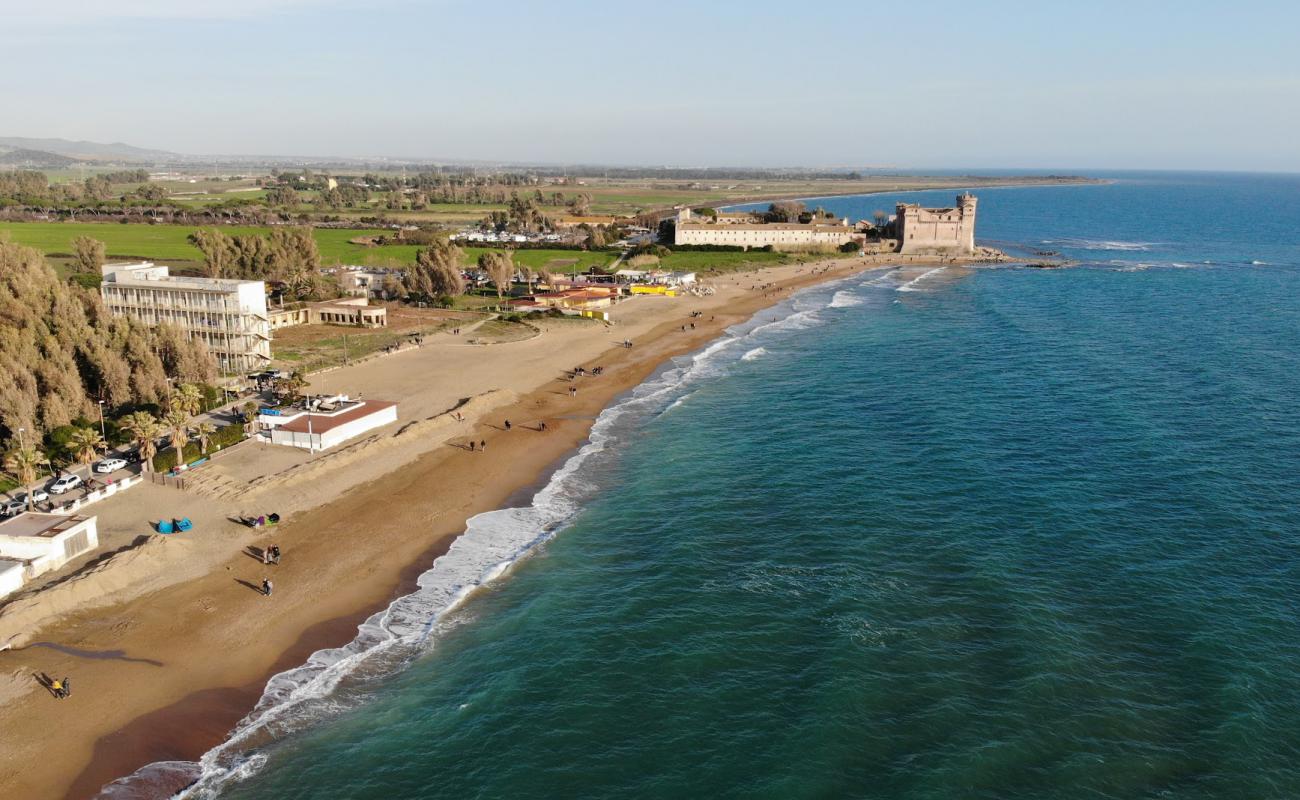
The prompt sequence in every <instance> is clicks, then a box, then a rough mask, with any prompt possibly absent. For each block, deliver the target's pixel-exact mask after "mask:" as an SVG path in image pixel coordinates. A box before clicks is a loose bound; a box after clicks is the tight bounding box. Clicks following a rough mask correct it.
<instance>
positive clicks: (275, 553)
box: [271, 544, 280, 567]
mask: <svg viewBox="0 0 1300 800" xmlns="http://www.w3.org/2000/svg"><path fill="white" fill-rule="evenodd" d="M271 561H272V562H273V563H274V564H275V565H276V566H277V567H278V566H280V545H278V544H273V545H271Z"/></svg>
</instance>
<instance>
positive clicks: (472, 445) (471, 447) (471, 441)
mask: <svg viewBox="0 0 1300 800" xmlns="http://www.w3.org/2000/svg"><path fill="white" fill-rule="evenodd" d="M469 451H470V452H471V453H472V452H474V440H473V439H470V440H469Z"/></svg>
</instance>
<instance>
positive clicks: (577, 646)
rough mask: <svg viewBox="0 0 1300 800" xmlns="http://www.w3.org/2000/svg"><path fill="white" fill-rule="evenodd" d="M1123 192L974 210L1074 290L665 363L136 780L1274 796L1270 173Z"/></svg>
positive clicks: (840, 312)
mask: <svg viewBox="0 0 1300 800" xmlns="http://www.w3.org/2000/svg"><path fill="white" fill-rule="evenodd" d="M1115 178H1116V182H1115V183H1112V184H1108V185H1101V186H1072V187H1057V188H1025V189H998V190H988V191H983V192H981V193H980V223H979V224H980V228H979V233H980V239H981V240H982V241H985V242H989V243H994V244H1000V245H1003V246H1008V247H1016V248H1020V249H1022V250H1024V251H1026V252H1028V251H1032V250H1035V249H1052V250H1060V251H1062V252H1064V253H1065V254H1066V255H1068V256H1070V257H1072V258H1075V259H1077V260H1079V261H1080V262H1081V264H1080V266H1078V267H1076V268H1073V269H1067V270H1055V271H1043V270H1034V269H1026V268H1017V267H991V268H979V269H974V270H957V269H952V268H949V269H938V270H934V271H928V272H925V273H924V274H920V275H909V276H905V275H904V274H903V273H901V272H899V271H897V270H887V271H883V272H877V273H869V274H865V275H863V276H860V277H857V278H854V279H850V280H845V281H841V282H839V283H837V284H829V285H825V286H822V287H818V288H815V289H812V290H809V291H805V292H803V293H800V294H798V295H796V296H795V297H793V298H791V299H790V300H789V301H787V302H786V303H785V304H784V305H783V306H781V307H779V308H776V309H773V310H771V311H768V312H764V313H762V314H760V315H759V316H758V317H757V318H755V319H754V320H752V321H751V322H749V323H748V324H746V325H742V326H739V327H737V328H736V329H733V330H732V331H731V332H730V333H729V335H728V336H727V337H726V338H724V339H722V340H719V341H718V342H715V343H714V344H712V345H711V346H710V347H708V348H707V349H705V350H703V351H701V352H699V353H696V354H694V355H692V356H690V357H687V358H682V359H679V360H678V361H677V362H676V363H674V364H673V365H671V366H670V367H668V368H666V369H665V370H663V371H662V372H661V373H660V374H658V375H656V376H655V377H654V379H652V380H651V381H649V382H648V383H647V384H645V385H643V386H642V387H640V388H639V389H638V390H636V392H634V393H633V394H632V395H630V396H628V397H626V398H624V400H623V401H622V402H620V403H619V404H618V405H616V406H614V407H613V408H611V409H610V410H609V411H607V412H606V413H605V414H604V415H603V416H602V417H601V419H600V421H599V422H598V423H597V426H596V429H595V430H594V432H593V437H592V442H591V444H589V445H588V446H587V447H586V448H584V450H583V452H582V453H580V454H579V455H577V456H575V457H574V458H573V459H571V460H570V461H569V463H568V464H566V465H564V466H563V467H562V468H561V469H559V470H558V472H557V473H556V474H555V476H553V478H552V479H551V481H550V483H549V484H548V485H547V486H546V488H545V489H543V490H542V491H541V492H540V494H539V495H538V497H537V498H535V499H534V500H533V502H532V503H531V504H529V503H527V502H525V503H524V504H523V507H521V508H517V509H512V510H506V511H502V512H494V513H493V514H488V515H483V516H482V517H479V518H477V519H475V520H474V521H473V524H472V526H471V528H470V531H469V532H468V533H467V534H466V536H465V537H462V539H461V540H459V541H458V543H457V545H456V547H455V548H453V551H452V552H451V553H450V554H449V555H448V556H447V557H445V558H444V559H443V560H442V561H440V562H438V563H437V564H435V565H434V567H433V568H432V569H431V570H430V571H429V573H427V574H426V575H425V576H424V578H423V579H422V588H421V590H420V591H419V592H417V593H416V594H415V595H412V596H411V597H409V598H405V599H404V600H402V601H399V602H398V603H396V604H394V607H393V608H391V609H389V610H388V611H387V612H385V613H384V614H381V615H377V617H376V618H374V619H372V620H371V621H369V622H368V623H367V624H366V625H365V626H363V628H362V631H361V633H360V635H359V637H358V641H357V642H354V643H353V644H352V645H350V646H349V647H347V648H343V649H341V650H339V651H331V652H327V653H320V654H317V656H315V657H313V660H312V662H311V663H309V664H308V665H306V666H304V667H303V668H301V669H299V670H296V671H293V672H291V673H287V674H286V675H283V676H280V677H278V678H277V679H276V680H275V681H273V682H272V684H271V686H270V687H269V688H268V693H267V696H266V697H265V698H264V699H263V702H262V704H261V705H260V706H259V708H258V710H257V711H255V712H254V714H253V715H251V716H250V717H249V719H247V720H245V722H244V723H243V724H242V725H241V727H240V729H239V730H238V731H237V733H236V735H235V737H234V739H233V740H232V742H231V743H229V744H228V745H227V746H225V747H223V748H220V749H219V750H217V751H214V752H213V753H209V754H208V756H207V757H205V759H204V761H203V763H202V764H199V765H180V764H170V765H156V766H155V767H153V768H151V769H152V770H154V771H155V773H154V774H162V773H164V772H167V771H170V772H171V773H172V774H173V775H174V774H189V775H191V776H192V777H197V778H198V779H199V781H198V783H197V784H196V785H195V787H194V788H192V789H191V790H189V794H190V796H195V797H212V796H221V797H226V798H241V799H242V798H320V797H331V798H333V797H338V798H344V797H346V798H358V799H359V798H374V799H375V800H378V799H379V798H606V797H630V798H665V799H668V798H694V797H723V798H751V797H753V798H839V797H846V798H906V799H907V800H914V799H919V798H936V799H937V798H990V799H992V798H998V799H1002V798H1025V799H1026V800H1028V799H1030V798H1034V799H1037V798H1179V799H1180V800H1181V799H1182V798H1252V799H1255V798H1295V797H1300V504H1298V502H1297V501H1298V499H1300V425H1297V411H1298V407H1297V398H1300V176H1266V175H1211V174H1151V175H1145V174H1125V175H1116V176H1115ZM952 194H953V193H951V192H943V193H933V192H923V193H912V194H908V195H906V196H905V199H909V200H913V199H916V200H920V201H921V202H925V203H927V204H936V203H946V202H950V201H951V195H952ZM896 199H899V198H897V197H858V198H833V199H825V200H821V201H814V202H813V203H812V204H817V203H820V204H821V205H824V206H825V207H827V208H828V209H830V210H833V211H836V212H840V213H852V214H853V215H854V216H860V217H869V216H870V215H871V212H872V211H874V210H875V209H876V208H884V209H891V208H892V204H893V202H894V201H895V200H896ZM904 278H906V279H904ZM482 583H485V584H486V585H483V586H482V588H480V589H478V590H477V591H471V590H472V589H473V588H474V587H475V586H478V585H480V584H482ZM150 774H151V773H150V772H149V770H146V771H145V772H144V773H142V774H141V775H139V776H137V778H136V782H135V784H134V788H133V787H132V786H130V785H125V784H123V785H119V786H116V787H111V788H110V789H109V790H108V792H107V794H108V795H110V796H119V797H125V796H138V795H137V794H134V792H138V791H141V788H142V787H144V786H147V785H148V784H149V781H150Z"/></svg>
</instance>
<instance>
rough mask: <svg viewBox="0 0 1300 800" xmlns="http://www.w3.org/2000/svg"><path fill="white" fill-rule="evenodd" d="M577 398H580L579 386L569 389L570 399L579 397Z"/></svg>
mask: <svg viewBox="0 0 1300 800" xmlns="http://www.w3.org/2000/svg"><path fill="white" fill-rule="evenodd" d="M577 396H578V387H577V386H570V387H569V397H577Z"/></svg>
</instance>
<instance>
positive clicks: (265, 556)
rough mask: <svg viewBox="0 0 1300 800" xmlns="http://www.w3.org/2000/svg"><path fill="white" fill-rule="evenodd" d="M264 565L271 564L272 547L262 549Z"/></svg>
mask: <svg viewBox="0 0 1300 800" xmlns="http://www.w3.org/2000/svg"><path fill="white" fill-rule="evenodd" d="M262 563H263V564H270V563H271V548H270V547H263V548H262Z"/></svg>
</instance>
